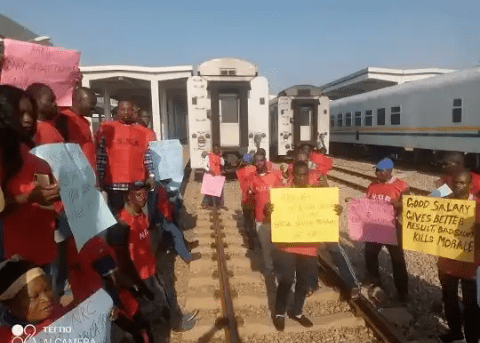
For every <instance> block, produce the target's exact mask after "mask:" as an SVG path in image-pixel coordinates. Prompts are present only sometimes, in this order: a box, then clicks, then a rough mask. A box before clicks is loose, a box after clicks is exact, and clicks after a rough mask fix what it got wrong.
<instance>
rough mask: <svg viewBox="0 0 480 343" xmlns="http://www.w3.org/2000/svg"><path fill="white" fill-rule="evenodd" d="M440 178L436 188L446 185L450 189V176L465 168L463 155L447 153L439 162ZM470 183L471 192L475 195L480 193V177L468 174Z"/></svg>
mask: <svg viewBox="0 0 480 343" xmlns="http://www.w3.org/2000/svg"><path fill="white" fill-rule="evenodd" d="M441 166H442V172H443V175H442V177H441V178H440V179H439V180H438V181H437V182H436V184H437V187H440V186H441V185H443V184H447V185H448V186H449V187H450V189H451V188H452V174H454V173H455V172H456V171H458V169H459V168H465V155H464V154H463V153H461V152H457V151H455V152H448V153H446V155H445V156H444V158H443V160H442V161H441ZM470 178H471V180H472V181H471V182H472V188H471V192H472V194H474V195H477V194H478V193H479V192H480V175H478V174H476V173H473V172H470Z"/></svg>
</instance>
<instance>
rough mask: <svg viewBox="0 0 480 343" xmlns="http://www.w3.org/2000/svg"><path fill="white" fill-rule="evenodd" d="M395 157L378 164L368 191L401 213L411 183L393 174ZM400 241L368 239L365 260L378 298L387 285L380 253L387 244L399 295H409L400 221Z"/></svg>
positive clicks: (378, 298)
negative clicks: (385, 242)
mask: <svg viewBox="0 0 480 343" xmlns="http://www.w3.org/2000/svg"><path fill="white" fill-rule="evenodd" d="M392 169H393V161H392V160H391V159H389V158H385V159H383V160H381V161H380V162H378V164H377V166H376V173H375V174H376V176H377V181H375V182H372V183H371V184H370V185H369V186H368V188H367V191H366V197H367V198H369V199H378V200H384V201H386V202H388V203H390V204H391V205H392V206H394V207H395V212H396V215H397V217H398V216H399V215H400V214H401V208H402V207H401V206H402V196H403V195H406V194H408V191H409V187H408V185H407V184H406V183H405V181H403V180H400V179H397V178H395V177H393V176H392ZM397 237H398V245H388V244H381V243H374V242H365V263H366V266H367V272H368V275H369V277H370V281H371V283H372V288H371V291H372V293H373V294H374V296H375V297H377V300H379V301H381V300H382V299H381V298H383V294H384V293H383V289H382V284H381V280H380V273H379V265H378V255H379V253H380V251H381V250H382V247H383V246H385V247H386V248H387V249H388V251H389V253H390V258H391V259H392V269H393V279H394V282H395V286H396V288H397V293H398V298H399V300H400V302H401V303H403V304H406V302H407V300H408V299H407V297H408V273H407V267H406V264H405V256H404V253H403V248H402V241H401V237H402V235H401V225H400V224H399V223H398V221H397Z"/></svg>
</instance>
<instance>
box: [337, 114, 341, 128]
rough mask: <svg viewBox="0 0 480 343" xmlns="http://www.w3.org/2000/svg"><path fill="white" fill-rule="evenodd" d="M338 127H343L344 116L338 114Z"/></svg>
mask: <svg viewBox="0 0 480 343" xmlns="http://www.w3.org/2000/svg"><path fill="white" fill-rule="evenodd" d="M337 126H342V114H341V113H339V114H337Z"/></svg>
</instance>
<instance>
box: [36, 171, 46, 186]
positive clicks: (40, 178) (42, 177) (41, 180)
mask: <svg viewBox="0 0 480 343" xmlns="http://www.w3.org/2000/svg"><path fill="white" fill-rule="evenodd" d="M35 183H36V184H37V185H39V186H42V187H47V186H50V176H49V175H48V174H35Z"/></svg>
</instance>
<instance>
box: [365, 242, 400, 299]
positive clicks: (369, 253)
mask: <svg viewBox="0 0 480 343" xmlns="http://www.w3.org/2000/svg"><path fill="white" fill-rule="evenodd" d="M383 246H385V247H386V248H387V250H388V252H389V253H390V258H391V260H392V269H393V281H394V282H395V286H396V288H397V293H398V296H399V297H405V296H407V294H408V273H407V266H406V264H405V256H404V253H403V248H402V246H401V245H388V244H380V243H372V242H365V263H366V265H367V272H368V276H369V277H370V280H371V282H372V284H374V285H376V286H381V285H382V283H381V279H380V271H379V266H378V255H379V254H380V251H381V250H382V247H383Z"/></svg>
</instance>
